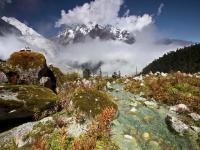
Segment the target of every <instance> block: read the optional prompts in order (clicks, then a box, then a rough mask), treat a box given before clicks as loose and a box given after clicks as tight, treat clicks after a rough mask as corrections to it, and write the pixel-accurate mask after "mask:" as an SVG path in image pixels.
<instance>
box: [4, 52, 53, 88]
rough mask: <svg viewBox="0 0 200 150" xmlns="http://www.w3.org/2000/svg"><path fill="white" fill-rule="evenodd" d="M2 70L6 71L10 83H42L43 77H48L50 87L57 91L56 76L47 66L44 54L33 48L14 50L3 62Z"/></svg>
mask: <svg viewBox="0 0 200 150" xmlns="http://www.w3.org/2000/svg"><path fill="white" fill-rule="evenodd" d="M0 70H1V71H2V72H4V73H5V74H6V76H7V78H8V83H10V84H28V85H30V84H31V85H40V82H39V81H40V79H41V78H42V77H48V78H49V81H48V86H46V87H48V88H50V89H52V90H53V91H55V89H56V78H55V76H54V73H53V72H52V71H51V70H50V69H49V68H48V67H47V64H46V59H45V57H44V55H43V54H41V53H38V52H33V51H31V50H21V51H19V52H14V53H13V54H12V55H11V56H10V58H9V59H8V60H7V61H6V62H4V63H2V64H1V67H0Z"/></svg>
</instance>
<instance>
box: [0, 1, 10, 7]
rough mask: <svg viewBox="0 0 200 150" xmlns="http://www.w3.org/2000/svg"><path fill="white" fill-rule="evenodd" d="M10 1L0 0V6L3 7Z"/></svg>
mask: <svg viewBox="0 0 200 150" xmlns="http://www.w3.org/2000/svg"><path fill="white" fill-rule="evenodd" d="M10 3H12V0H0V8H4V7H5V5H6V4H10Z"/></svg>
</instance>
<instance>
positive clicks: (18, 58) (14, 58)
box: [6, 50, 46, 70]
mask: <svg viewBox="0 0 200 150" xmlns="http://www.w3.org/2000/svg"><path fill="white" fill-rule="evenodd" d="M6 63H7V64H8V65H10V66H11V67H13V68H21V69H23V70H28V69H34V68H38V67H41V68H42V67H43V66H44V65H45V64H46V59H45V57H44V55H42V54H41V53H38V52H33V51H25V50H24V51H19V52H14V53H13V54H12V55H11V56H10V58H9V59H8V60H7V62H6Z"/></svg>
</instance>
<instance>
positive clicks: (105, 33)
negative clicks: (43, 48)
mask: <svg viewBox="0 0 200 150" xmlns="http://www.w3.org/2000/svg"><path fill="white" fill-rule="evenodd" d="M87 38H92V39H95V38H99V39H101V40H118V41H122V42H125V43H128V44H133V43H134V42H135V38H134V35H132V34H131V33H129V32H128V31H126V30H121V29H119V28H116V27H114V26H111V25H106V26H100V25H98V24H92V23H89V24H87V25H86V24H83V25H73V26H67V27H66V28H65V29H64V31H62V32H60V33H59V34H58V35H57V36H56V37H54V38H53V40H54V41H56V42H58V43H61V44H62V45H67V44H69V43H76V42H84V40H86V39H87Z"/></svg>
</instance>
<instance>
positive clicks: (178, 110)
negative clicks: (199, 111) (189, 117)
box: [169, 104, 190, 113]
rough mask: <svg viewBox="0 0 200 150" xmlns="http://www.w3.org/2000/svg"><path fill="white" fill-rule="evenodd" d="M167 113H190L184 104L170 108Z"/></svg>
mask: <svg viewBox="0 0 200 150" xmlns="http://www.w3.org/2000/svg"><path fill="white" fill-rule="evenodd" d="M169 111H171V112H176V113H183V112H190V110H189V108H188V107H187V106H186V105H185V104H178V105H175V106H171V107H170V109H169Z"/></svg>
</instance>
